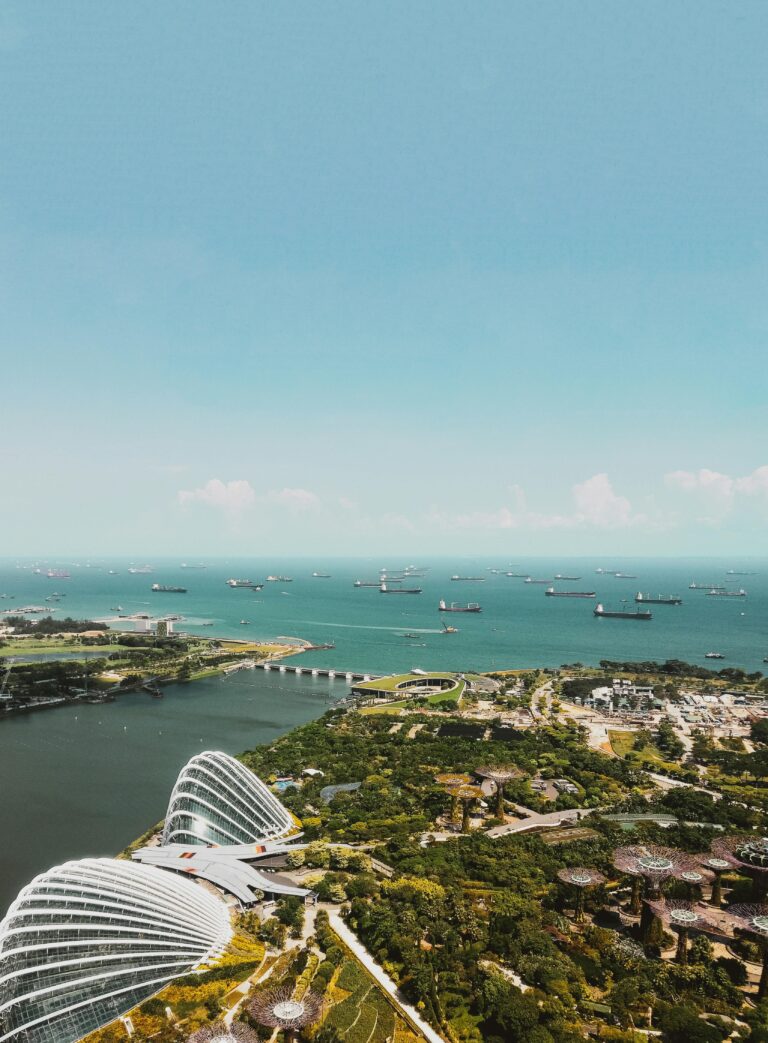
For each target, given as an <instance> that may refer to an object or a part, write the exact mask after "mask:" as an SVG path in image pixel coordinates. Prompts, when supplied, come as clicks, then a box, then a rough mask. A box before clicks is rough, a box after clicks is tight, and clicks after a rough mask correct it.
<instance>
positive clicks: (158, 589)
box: [152, 583, 187, 594]
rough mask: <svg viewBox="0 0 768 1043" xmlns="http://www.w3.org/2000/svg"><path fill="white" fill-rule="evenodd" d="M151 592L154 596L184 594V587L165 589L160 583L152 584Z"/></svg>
mask: <svg viewBox="0 0 768 1043" xmlns="http://www.w3.org/2000/svg"><path fill="white" fill-rule="evenodd" d="M152 590H153V592H154V593H155V594H186V593H187V588H186V587H166V586H164V585H163V584H162V583H153V584H152Z"/></svg>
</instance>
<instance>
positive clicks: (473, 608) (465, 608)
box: [437, 598, 483, 612]
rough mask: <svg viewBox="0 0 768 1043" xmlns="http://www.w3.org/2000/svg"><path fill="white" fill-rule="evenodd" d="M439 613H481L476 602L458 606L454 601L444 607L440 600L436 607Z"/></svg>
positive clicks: (443, 602) (442, 601) (444, 604)
mask: <svg viewBox="0 0 768 1043" xmlns="http://www.w3.org/2000/svg"><path fill="white" fill-rule="evenodd" d="M437 608H438V611H439V612H482V611H483V610H482V608H481V607H480V605H478V603H477V602H476V601H470V603H469V604H468V605H458V604H457V603H456V602H455V601H452V602H451V603H450V605H446V603H445V601H444V600H443V599H442V598H441V599H440V603H439V605H438V606H437Z"/></svg>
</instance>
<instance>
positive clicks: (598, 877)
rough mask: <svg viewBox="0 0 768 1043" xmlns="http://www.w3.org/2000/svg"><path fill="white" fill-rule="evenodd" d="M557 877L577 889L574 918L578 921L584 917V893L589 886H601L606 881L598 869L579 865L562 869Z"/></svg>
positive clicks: (561, 881)
mask: <svg viewBox="0 0 768 1043" xmlns="http://www.w3.org/2000/svg"><path fill="white" fill-rule="evenodd" d="M557 879H558V880H559V881H560V883H562V884H566V885H567V886H568V887H574V888H575V889H576V901H575V904H574V910H573V914H574V915H573V918H574V920H575V921H576V923H581V921H582V920H583V919H584V895H585V892H586V891H587V889H588V888H590V887H599V886H600V885H601V884H604V883H605V877H604V876H603V874H602V873H598V871H597V870H596V869H584V868H583V867H581V866H579V867H578V868H575V869H561V870H560V871H559V872H558V874H557Z"/></svg>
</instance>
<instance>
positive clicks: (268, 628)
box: [0, 558, 768, 910]
mask: <svg viewBox="0 0 768 1043" xmlns="http://www.w3.org/2000/svg"><path fill="white" fill-rule="evenodd" d="M22 564H26V565H30V564H31V563H30V562H25V563H22ZM39 564H40V565H44V566H45V568H48V567H52V568H63V569H68V570H69V571H70V572H71V578H70V579H47V578H46V577H45V576H44V575H35V574H33V573H32V572H31V570H30V569H29V568H26V569H24V568H17V567H16V565H17V563H16V562H7V561H6V562H0V594H2V593H8V594H13V595H15V597H14V600H12V601H11V600H0V609H2V608H11V607H13V606H14V605H17V606H20V605H23V604H32V603H34V604H42V603H43V599H44V598H45V596H46V594H49V593H50V592H51V591H53V590H57V591H63V592H66V597H65V598H64V599H62V601H61V602H59V604H58V612H57V613H56V614H57V615H61V616H64V615H72V616H78V617H89V618H99V617H104V616H109V615H114V612H113V611H112V606H115V605H121V606H122V607H123V610H124V611H126V612H140V611H146V612H152V613H153V614H165V613H171V612H173V613H180V614H183V615H184V616H185V617H186V621H185V622H184V623H181V624H178V626H179V627H180V628H182V629H186V630H189V631H191V632H196V633H200V634H203V635H208V636H211V635H222V636H231V637H244V636H246V635H247V636H249V637H264V638H266V637H275V636H299V637H303V638H307V639H309V640H310V641H313V642H316V643H326V642H333V643H335V645H336V647H335V649H333V650H329V651H324V652H312V653H306V654H304V655H302V656H301V658H300V660H299V661H300V662H301V663H302V664H306V665H308V666H313V665H314V666H330V667H338V668H345V669H353V670H361V671H374V672H379V671H380V672H387V671H396V670H401V669H408V668H411V667H414V666H419V667H422V668H425V669H427V668H443V669H450V668H455V669H468V670H470V669H477V670H491V669H494V668H498V667H525V666H535V665H550V666H557V665H559V664H561V663H567V662H574V661H577V660H578V661H580V662H583V663H597V662H598V661H599V660H600V659H603V658H608V659H633V660H635V659H665V658H672V657H675V658H680V659H685V660H688V661H690V662H699V663H702V664H704V663H706V662H707V661H706V660H705V659H704V653H705V652H707V651H718V652H722V653H723V655H724V656H725V657H726V658H725V659H724V661H723V663H722V664H719V665H733V666H740V667H744V668H747V669H749V670H760V669H762V670H764V671H766V672H768V666H766V665H764V664H763V662H762V660H763V657H764V656H768V559H764V560H760V561H736V560H733V559H728V560H726V559H724V560H722V561H715V560H712V559H705V560H694V559H689V560H661V559H660V560H649V559H642V560H628V559H611V560H610V561H600V560H593V559H589V560H586V559H567V558H558V559H541V558H539V559H522V558H518V559H514V560H504V559H494V560H492V561H491V560H488V559H466V560H460V559H450V560H432V561H429V560H427V561H424V560H422V561H419V562H416V563H415V564H418V565H426V566H429V572H428V573H427V574H426V575H425V576H424V577H420V578H419V579H417V580H414V581H412V582H409V584H408V585H418V586H421V587H423V590H424V592H423V594H420V595H387V596H385V595H382V594H380V593H379V592H378V590H377V589H376V588H375V587H374V588H370V587H368V588H359V589H356V588H354V587H353V582H354V580H355V579H363V580H373V579H375V578H376V577H377V575H378V571H379V569H380V568H381V567H382V566H387V567H389V568H390V569H392V570H395V569H396V568H402V567H403V565H405V564H409V563H408V562H399V561H394V560H391V559H390V560H381V559H376V560H373V559H371V560H368V561H362V560H360V561H349V560H347V561H334V560H320V559H316V560H311V561H309V560H306V559H305V560H291V561H286V560H283V561H280V560H269V561H266V560H257V559H251V560H243V559H240V560H232V561H229V562H225V561H216V562H213V561H211V562H209V563H208V568H206V569H182V568H180V562H179V561H174V562H169V561H165V562H164V561H160V560H156V561H153V562H151V563H150V564H152V565H153V566H154V567H155V571H154V572H153V573H152V574H151V575H138V576H137V575H130V574H128V573H127V571H126V570H127V567H128V562H125V561H117V560H111V561H103V562H94V563H92V564H93V565H94V566H95V567H92V568H86V563H85V562H80V563H79V566H78V563H77V562H74V561H67V560H53V559H51V560H50V561H46V562H44V563H43V562H40V563H39ZM598 567H602V568H604V569H611V570H614V571H621V572H625V573H630V574H633V575H636V576H637V579H626V580H622V579H617V578H615V577H614V576H611V575H597V574H596V573H595V569H597V568H598ZM489 568H500V569H504V570H507V569H508V570H510V571H514V572H529V573H530V574H531V575H532V576H534V577H536V578H551V577H553V576H554V575H555V574H556V573H561V574H564V575H573V576H580V577H581V579H580V580H578V581H576V582H572V583H567V582H557V583H555V586H556V588H558V589H568V588H572V589H574V588H575V589H580V590H585V589H586V590H595V591H596V592H597V594H598V598H599V600H602V601H603V603H604V604H605V605H606V607H610V608H621V607H630V608H631V607H633V606H634V602H633V598H634V595H635V593H636V592H637V591H638V590H643V591H645V592H649V593H652V594H658V593H663V594H679V595H681V596H682V598H683V604H682V605H681V606H680V607H676V608H673V607H668V606H663V605H661V606H654V608H653V619H652V620H651V621H650V622H647V623H638V622H632V621H624V620H607V619H602V620H601V619H595V618H594V617H593V615H592V610H593V607H594V602H592V601H582V600H579V599H576V600H569V599H558V598H547V597H545V595H544V590H545V587H543V586H538V585H526V584H525V583H524V582H523V580H522V579H511V578H508V577H506V576H503V575H494V574H492V573H490V572H488V571H486V570H487V569H489ZM110 569H114V570H116V572H117V574H116V575H110V574H109V570H110ZM729 569H735V570H739V571H745V572H754V573H755V575H747V576H728V575H726V573H727V570H729ZM313 571H320V572H328V573H330V576H331V578H330V579H316V578H313V577H312V575H311V574H312V572H313ZM270 573H272V574H282V575H287V576H292V577H293V582H292V583H288V584H285V585H281V584H277V583H268V584H266V585H265V588H264V590H263V591H262V592H260V593H254V592H252V591H249V590H242V589H241V590H232V589H230V588H228V587H227V586H226V583H225V581H226V579H227V578H229V577H235V578H243V579H251V580H254V581H261V580H263V579H264V578H265V576H266V575H268V574H270ZM453 574H459V575H477V576H480V575H482V576H484V577H485V580H484V582H482V583H465V582H452V581H451V580H450V576H451V575H453ZM692 580H695V581H697V582H700V583H724V584H727V585H728V586H729V587H731V588H734V589H735V588H738V587H739V586H743V587H744V588H745V589H746V590H747V592H748V596H747V597H746V598H711V597H707V596H706V594H705V593H704V592H703V591H696V590H689V589H688V584H689V583H690V582H691V581H692ZM153 582H157V583H165V584H174V585H181V586H186V587H187V588H188V593H187V594H178V595H174V594H154V593H152V592H151V591H150V587H151V584H152V583H153ZM440 598H445V599H446V600H447V601H459V602H462V603H466V602H467V601H478V602H480V604H481V605H482V608H483V611H482V613H481V614H479V615H477V616H471V615H454V616H450V617H447V618H449V619H450V622H451V623H452V624H455V625H456V626H458V627H459V633H457V634H451V635H445V634H442V633H441V632H440V624H441V615H440V613H438V610H437V605H438V601H439V599H440ZM625 600H626V602H627V604H626V605H625V604H624V601H625ZM241 619H248V620H250V623H249V625H248V626H241V625H240V620H241ZM206 622H210V623H213V626H208V627H204V626H203V624H204V623H206ZM404 633H411V634H418V638H417V639H416V640H414V639H406V638H404V637H403V636H402V635H403V634H404ZM345 692H346V687H345V686H344V685H343V684H342V683H340V682H337V683H336V684H333V683H331V682H329V681H327V680H323V679H319V678H315V679H312V678H310V677H306V676H302V677H300V678H296V677H293V676H291V675H275V674H272V675H263V674H262V673H261V672H260V671H256V672H255V673H253V674H252V673H249V674H247V675H244V674H240V675H235V676H234V677H232V678H229V679H227V680H223V679H221V678H216V679H213V680H211V681H206V682H196V683H194V684H191V685H184V686H181V685H180V686H169V687H168V688H167V689H166V698H165V699H164V700H163V701H162V702H161V701H157V700H152V699H150V698H149V697H145V696H143V695H129V696H125V697H121V698H120V699H118V700H117V701H116V702H114V703H110V704H107V705H104V706H78V707H66V708H63V709H56V710H50V711H46V712H41V713H37V714H32V715H30V716H28V717H15V718H11V719H10V720H6V721H3V722H2V723H0V836H2V837H4V838H5V840H4V843H3V844H2V845H0V910H3V909H4V908H5V907H6V905H7V904H8V903H9V902H10V900H11V899H12V898H13V897H14V895H15V894H16V892H17V891H18V889H19V887H20V886H21V885H22V884H24V883H25V882H26V881H27V880H29V879H30V878H31V877H32V876H34V875H35V873H38V872H41V871H42V870H44V869H47V868H48V867H50V866H51V865H54V864H56V863H57V862H61V861H62V860H64V859H67V858H73V857H78V856H82V855H88V854H111V853H114V852H116V851H118V850H120V848H122V847H124V846H125V844H126V843H128V842H129V841H130V840H132V839H133V838H134V837H135V836H137V835H138V834H140V833H141V832H143V830H144V829H146V828H147V826H149V825H150V824H151V823H153V822H155V821H157V820H158V819H159V818H161V817H162V815H163V813H164V811H165V805H166V802H167V799H168V794H169V793H170V789H171V786H172V785H173V781H174V779H175V777H176V774H177V772H178V770H179V768H180V766H181V765H182V764H183V763H184V762H185V761H186V760H187V758H188V757H189V756H190V755H191V754H192V753H194V752H195V751H199V750H202V749H208V748H215V749H222V750H225V751H227V752H231V753H237V752H239V751H241V750H243V749H247V748H248V747H251V746H253V745H255V744H257V743H260V742H267V741H269V740H270V739H272V738H274V737H275V736H276V735H278V734H280V733H283V732H285V731H287V730H288V729H290V728H291V727H293V726H295V725H296V724H298V723H300V722H303V721H307V720H310V719H312V718H313V717H316V716H318V715H319V714H320V713H321V712H322V711H323V710H324V709H325V707H326V706H327V705H328V700H329V698H331V699H333V698H338V697H340V696H341V695H343V694H345Z"/></svg>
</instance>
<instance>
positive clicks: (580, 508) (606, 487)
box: [573, 474, 640, 529]
mask: <svg viewBox="0 0 768 1043" xmlns="http://www.w3.org/2000/svg"><path fill="white" fill-rule="evenodd" d="M573 502H574V504H575V505H576V517H577V518H578V519H579V522H583V523H586V524H588V525H594V526H595V527H596V528H598V529H624V528H626V527H627V526H629V525H635V524H637V522H638V521H639V520H640V519H639V517H638V516H636V515H634V514H633V513H632V504H631V503H630V502H629V500H628V499H626V497H624V496H618V495H617V494H616V493H615V492H614V491H613V486H612V485H611V482H610V479H609V478H608V475H607V474H595V475H593V476H592V477H591V478H588V479H587V480H586V482H581V483H579V484H578V485H574V487H573Z"/></svg>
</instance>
